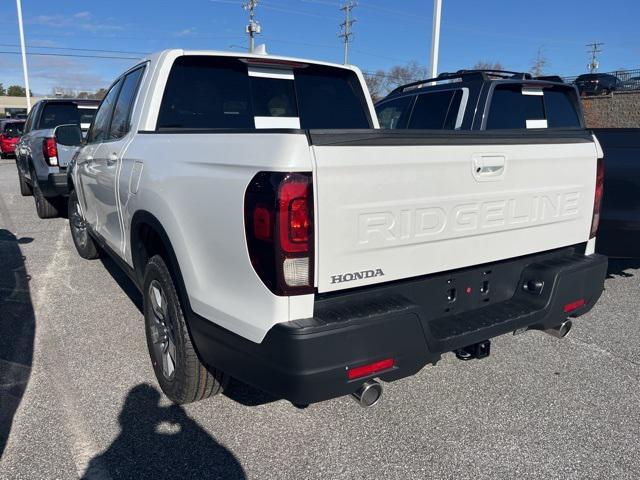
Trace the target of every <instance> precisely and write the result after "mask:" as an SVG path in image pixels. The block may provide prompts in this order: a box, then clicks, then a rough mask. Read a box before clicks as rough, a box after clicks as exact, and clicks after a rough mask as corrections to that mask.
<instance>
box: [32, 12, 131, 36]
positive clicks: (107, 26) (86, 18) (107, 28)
mask: <svg viewBox="0 0 640 480" xmlns="http://www.w3.org/2000/svg"><path fill="white" fill-rule="evenodd" d="M31 23H34V24H36V25H44V26H47V27H53V28H65V29H72V28H77V29H80V30H85V31H89V32H115V31H119V30H122V29H123V27H122V25H118V24H117V23H114V22H113V20H112V19H111V20H109V21H103V22H100V21H98V20H97V19H95V18H94V16H93V15H92V14H91V12H87V11H82V12H78V13H74V14H73V15H59V14H56V15H38V16H37V17H35V18H34V19H33V20H32V21H31Z"/></svg>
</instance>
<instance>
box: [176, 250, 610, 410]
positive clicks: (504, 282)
mask: <svg viewBox="0 0 640 480" xmlns="http://www.w3.org/2000/svg"><path fill="white" fill-rule="evenodd" d="M606 270H607V260H606V257H603V256H601V255H591V256H584V255H583V254H581V253H576V251H575V250H573V249H563V250H559V251H554V252H548V253H545V254H540V255H533V256H528V257H521V258H518V259H513V260H509V261H505V262H500V263H495V264H491V265H484V266H479V267H473V268H470V269H463V270H459V271H455V272H447V273H446V274H438V275H430V276H428V277H423V278H418V279H411V280H407V281H402V282H394V283H392V284H387V285H381V286H378V287H372V288H366V289H357V290H354V291H347V292H345V293H342V294H340V295H336V294H332V295H330V296H324V297H319V298H318V299H317V301H316V306H315V314H314V317H313V318H309V319H305V320H298V321H293V322H288V323H284V324H278V325H276V326H275V327H273V328H272V329H271V330H270V331H269V333H268V334H267V336H266V337H265V339H264V340H263V342H262V343H261V344H256V343H253V342H250V341H248V340H246V339H243V338H241V337H239V336H237V335H235V334H233V333H231V332H229V331H227V330H224V329H222V328H220V327H218V326H216V325H214V324H212V323H211V322H209V321H207V320H205V319H202V318H200V317H197V316H195V315H194V314H192V315H190V317H191V318H190V322H189V324H190V328H191V334H192V337H193V340H194V344H195V346H196V348H197V350H198V353H199V355H200V357H201V358H202V360H203V361H204V362H205V363H208V364H210V365H215V366H216V367H217V368H220V369H221V370H223V371H225V372H227V373H229V374H230V375H232V376H234V377H236V378H238V379H240V380H242V381H245V382H247V383H249V384H251V385H253V386H255V387H258V388H261V389H263V390H265V391H267V392H269V393H271V394H272V395H274V396H276V397H278V398H285V399H287V400H290V401H291V402H293V403H296V404H308V403H313V402H318V401H322V400H327V399H330V398H335V397H339V396H342V395H347V394H350V393H353V392H355V391H356V390H357V389H358V387H359V386H360V385H361V384H362V383H363V381H364V380H366V379H367V378H369V377H363V378H359V379H358V380H353V381H348V378H347V369H348V368H351V367H357V366H360V365H365V364H368V363H371V362H375V361H378V360H382V359H386V358H393V359H394V366H393V368H392V369H390V370H388V371H386V372H383V373H380V374H376V375H373V376H374V377H378V378H380V379H382V380H384V381H393V380H397V379H399V378H403V377H406V376H409V375H413V374H415V373H417V372H418V371H419V370H420V369H422V368H423V367H424V366H425V365H427V364H430V363H436V362H437V361H438V360H439V359H440V357H441V355H442V354H443V353H445V352H449V351H453V350H456V349H459V348H462V347H465V346H468V345H472V344H474V343H478V342H481V341H484V340H487V339H490V338H492V337H496V336H498V335H503V334H505V333H509V332H512V331H514V330H518V329H522V328H534V329H546V328H551V327H554V326H556V325H558V324H560V323H561V322H563V321H564V320H565V319H566V318H567V317H568V316H579V315H582V314H584V313H586V312H587V311H589V310H590V309H591V308H592V307H593V305H594V304H595V302H596V301H597V299H598V298H599V297H600V294H601V293H602V290H603V286H604V279H605V276H606ZM486 278H491V282H493V283H490V284H489V291H488V292H487V293H482V292H480V291H479V290H480V289H481V285H482V282H484V281H485V280H484V279H486ZM530 280H536V281H541V282H543V284H544V286H543V288H542V290H541V292H540V293H539V294H534V293H530V292H528V291H526V290H524V289H523V285H524V284H526V283H527V282H529V281H530ZM452 285H455V288H456V289H460V292H459V293H458V295H463V296H462V297H459V298H458V299H456V300H455V301H454V302H449V301H448V300H447V298H446V297H447V295H448V294H449V293H450V292H449V293H448V290H449V289H450V288H451V286H452ZM467 287H469V288H471V292H469V293H466V292H467V291H468V288H467ZM476 287H477V288H478V291H474V289H475V288H476ZM492 288H493V290H492ZM492 297H493V298H495V300H492ZM485 299H488V300H485ZM576 300H584V302H585V303H584V305H583V306H581V307H580V308H578V309H576V310H573V311H572V312H571V313H566V312H565V311H564V307H565V305H567V304H569V303H572V302H575V301H576Z"/></svg>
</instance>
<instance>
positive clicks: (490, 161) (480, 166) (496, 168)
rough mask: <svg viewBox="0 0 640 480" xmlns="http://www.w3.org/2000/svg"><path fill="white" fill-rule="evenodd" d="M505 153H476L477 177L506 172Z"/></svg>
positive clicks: (475, 166) (474, 159) (493, 175)
mask: <svg viewBox="0 0 640 480" xmlns="http://www.w3.org/2000/svg"><path fill="white" fill-rule="evenodd" d="M505 164H506V157H505V156H504V155H474V156H473V173H474V175H475V176H476V178H478V177H480V178H485V177H499V176H501V175H502V174H503V173H504V167H505Z"/></svg>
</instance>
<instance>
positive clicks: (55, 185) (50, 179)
mask: <svg viewBox="0 0 640 480" xmlns="http://www.w3.org/2000/svg"><path fill="white" fill-rule="evenodd" d="M38 184H39V185H40V190H42V193H43V194H44V196H45V197H59V196H64V195H69V184H68V180H67V172H66V171H63V172H60V173H49V174H48V175H47V179H46V180H41V179H38Z"/></svg>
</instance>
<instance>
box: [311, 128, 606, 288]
mask: <svg viewBox="0 0 640 480" xmlns="http://www.w3.org/2000/svg"><path fill="white" fill-rule="evenodd" d="M310 138H311V140H312V143H313V146H312V150H313V154H314V157H315V172H314V179H315V182H316V183H315V191H316V195H317V198H316V202H317V211H316V214H317V230H318V232H317V239H316V245H317V250H318V251H317V255H318V258H317V269H316V271H317V285H318V289H319V291H320V292H326V291H332V290H339V289H344V288H351V287H358V286H363V285H369V284H374V283H380V282H386V281H392V280H398V279H403V278H409V277H415V276H419V275H425V274H429V273H434V272H442V271H448V270H453V269H457V268H463V267H467V266H471V265H478V264H483V263H487V262H493V261H497V260H503V259H508V258H512V257H517V256H521V255H526V254H530V253H534V252H541V251H545V250H550V249H554V248H558V247H563V246H567V245H573V244H577V243H580V242H586V241H587V240H588V238H589V231H590V226H591V217H592V211H593V199H594V189H595V178H596V157H597V153H596V148H595V145H594V143H593V140H592V139H591V137H590V136H589V135H587V134H586V133H585V132H583V131H566V132H563V133H561V132H559V131H556V132H555V134H554V135H551V134H550V132H549V131H548V130H547V131H537V132H532V131H529V132H526V133H523V132H518V133H511V134H509V133H506V132H501V133H500V134H498V133H495V132H494V133H491V132H478V133H475V132H458V133H453V132H451V133H445V132H432V133H429V132H427V131H413V132H412V131H406V130H405V131H402V130H391V131H379V132H371V131H370V132H365V131H362V132H357V133H356V132H352V133H342V134H340V133H335V132H334V133H329V132H324V133H321V132H314V131H312V132H311V134H310Z"/></svg>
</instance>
